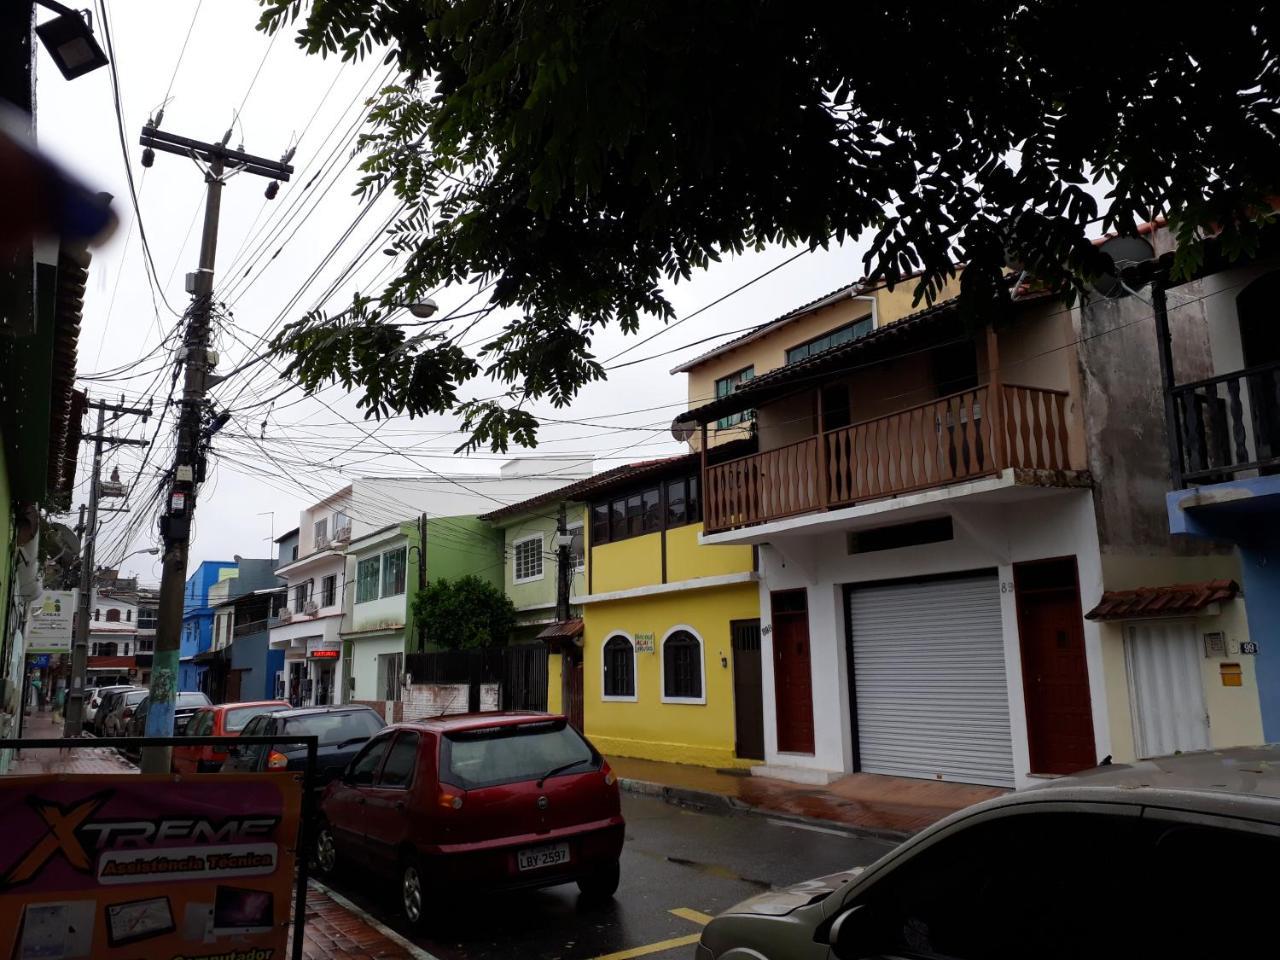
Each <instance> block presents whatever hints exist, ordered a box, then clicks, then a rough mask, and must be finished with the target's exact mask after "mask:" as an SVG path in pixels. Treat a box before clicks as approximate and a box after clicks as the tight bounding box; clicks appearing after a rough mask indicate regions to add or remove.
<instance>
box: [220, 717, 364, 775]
mask: <svg viewBox="0 0 1280 960" xmlns="http://www.w3.org/2000/svg"><path fill="white" fill-rule="evenodd" d="M385 726H386V722H385V721H384V720H383V719H382V717H381V716H379V714H378V712H377V711H376V710H371V709H370V708H369V707H361V706H351V705H345V706H344V705H341V704H334V705H331V706H327V707H296V708H291V709H285V710H278V711H276V712H273V713H264V714H259V715H258V716H256V717H254V718H253V719H252V720H250V721H249V722H248V723H247V724H245V727H244V729H243V730H241V731H240V736H242V737H274V736H280V737H290V736H291V737H308V736H314V737H316V738H317V740H318V743H317V750H316V779H315V783H314V784H313V787H314V789H315V793H316V796H317V797H318V796H319V794H320V792H321V791H322V790H323V789H324V787H325V785H327V784H328V783H329V781H330V780H332V779H334V778H335V777H337V776H338V775H339V774H341V773H342V771H343V770H344V769H345V768H346V766H347V764H348V763H350V762H351V759H352V758H353V757H354V756H355V755H356V754H357V753H358V752H359V751H360V748H361V747H363V746H364V744H365V743H366V742H367V741H368V739H369V738H370V737H372V736H373V735H374V734H375V733H377V732H378V731H379V730H381V729H382V728H383V727H385ZM228 754H229V755H228V757H227V761H226V763H224V764H223V766H222V769H223V770H226V771H237V772H241V773H247V772H260V771H264V770H299V771H301V770H305V769H306V766H307V748H306V747H305V746H304V745H301V744H298V743H288V742H285V741H282V742H281V743H280V744H278V745H272V746H264V745H261V744H254V745H251V746H244V747H241V746H236V747H232V748H231V750H230V751H228Z"/></svg>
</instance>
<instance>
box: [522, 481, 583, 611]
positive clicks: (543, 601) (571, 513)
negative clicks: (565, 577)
mask: <svg viewBox="0 0 1280 960" xmlns="http://www.w3.org/2000/svg"><path fill="white" fill-rule="evenodd" d="M558 509H559V508H558V506H557V505H555V504H552V505H549V506H547V507H545V508H544V510H543V512H542V513H540V514H536V515H533V516H528V517H522V518H521V519H518V520H516V521H514V522H512V523H511V524H509V525H507V526H506V527H505V528H503V531H502V532H503V536H504V542H505V544H506V561H505V566H504V568H503V583H504V589H505V590H506V591H507V596H509V597H510V598H511V602H512V603H514V604H515V605H516V609H517V610H521V609H538V608H544V607H554V606H555V603H556V565H555V561H553V560H551V559H550V558H549V557H548V558H545V559H544V562H543V575H542V579H540V580H531V581H528V582H526V583H516V582H515V543H516V541H517V540H523V539H524V538H525V537H529V536H533V535H535V534H541V535H542V542H543V544H544V548H545V549H546V550H547V551H548V552H549V553H554V552H555V535H556V522H557V513H558ZM566 518H567V520H568V524H569V531H570V532H571V533H573V532H576V529H575V528H577V529H583V530H585V523H586V518H587V508H586V507H585V506H584V505H583V504H580V503H571V504H569V507H568V509H567V511H566ZM586 584H587V575H586V568H585V567H584V568H583V569H582V570H576V571H574V575H573V589H572V590H570V595H575V596H576V595H578V594H583V593H586V592H587V586H586Z"/></svg>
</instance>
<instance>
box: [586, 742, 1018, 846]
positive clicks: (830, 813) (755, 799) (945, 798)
mask: <svg viewBox="0 0 1280 960" xmlns="http://www.w3.org/2000/svg"><path fill="white" fill-rule="evenodd" d="M609 765H610V766H611V767H612V768H613V771H614V773H616V774H617V775H618V779H619V781H620V782H621V783H622V786H623V789H625V790H630V791H632V792H635V793H645V794H651V795H656V796H663V797H666V798H667V799H669V800H672V801H675V802H678V803H687V804H690V805H693V806H699V807H703V808H715V807H721V808H724V809H731V810H751V811H755V812H757V813H765V814H774V815H777V816H783V817H794V818H800V819H804V820H818V821H826V822H828V823H830V824H832V825H838V826H841V827H845V828H848V829H850V830H854V831H858V832H862V833H868V834H872V835H875V836H883V837H887V838H890V839H904V838H906V837H909V836H911V834H913V833H918V832H919V831H921V830H923V829H924V828H925V827H927V826H929V825H931V824H933V823H936V822H937V821H939V820H941V819H942V818H943V817H946V816H948V815H950V814H952V813H955V812H956V811H957V810H963V809H964V808H965V807H967V806H970V805H972V804H975V803H978V802H980V801H982V800H989V799H991V798H992V797H998V796H1001V795H1002V794H1004V793H1007V792H1008V791H1006V790H1001V789H999V788H998V787H983V786H976V785H973V784H965V783H943V782H940V781H934V780H913V779H909V778H907V777H887V776H881V775H879V774H874V773H854V774H850V775H849V776H847V777H842V778H841V779H839V780H836V781H835V782H833V783H830V784H827V785H826V786H811V785H808V784H800V783H791V782H789V781H786V780H773V779H769V778H767V777H755V776H751V775H750V774H749V773H747V772H746V771H724V770H713V769H711V768H709V767H695V766H690V765H687V764H681V763H660V762H657V761H653V760H633V759H630V758H628V757H610V758H609Z"/></svg>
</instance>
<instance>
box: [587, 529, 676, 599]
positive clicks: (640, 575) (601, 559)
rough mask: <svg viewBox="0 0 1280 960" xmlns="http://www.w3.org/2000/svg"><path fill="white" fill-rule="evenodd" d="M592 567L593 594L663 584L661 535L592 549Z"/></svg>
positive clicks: (649, 535)
mask: <svg viewBox="0 0 1280 960" xmlns="http://www.w3.org/2000/svg"><path fill="white" fill-rule="evenodd" d="M591 564H592V566H591V592H592V593H593V594H596V593H609V592H611V591H614V590H630V589H632V588H634V587H643V586H648V585H649V584H654V583H662V534H661V533H649V534H645V535H644V536H642V537H631V538H630V539H627V540H619V541H618V542H617V543H602V544H600V545H599V546H593V547H592V548H591Z"/></svg>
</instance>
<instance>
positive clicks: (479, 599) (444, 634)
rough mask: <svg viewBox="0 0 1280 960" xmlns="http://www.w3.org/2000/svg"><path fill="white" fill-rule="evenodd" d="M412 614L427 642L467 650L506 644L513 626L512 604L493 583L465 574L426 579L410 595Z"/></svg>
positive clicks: (513, 607)
mask: <svg viewBox="0 0 1280 960" xmlns="http://www.w3.org/2000/svg"><path fill="white" fill-rule="evenodd" d="M413 616H414V619H415V620H416V621H417V622H418V623H419V624H420V625H421V626H422V628H423V630H424V632H425V634H426V638H427V642H428V643H434V644H437V645H439V646H440V647H442V648H444V649H446V650H470V649H472V648H475V647H493V646H506V644H507V642H508V641H509V640H510V639H511V631H512V630H513V629H514V628H515V622H516V608H515V604H513V603H512V602H511V598H510V597H508V596H507V595H506V594H505V593H503V592H502V591H501V590H500V589H498V588H497V587H495V586H494V585H493V584H491V583H489V582H488V581H486V580H481V579H480V578H479V577H476V576H473V575H470V574H468V575H467V576H465V577H459V578H458V579H457V580H443V579H442V580H433V581H431V582H430V583H428V584H427V586H426V587H424V588H423V589H422V590H419V591H418V593H417V596H415V597H414V598H413Z"/></svg>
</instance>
